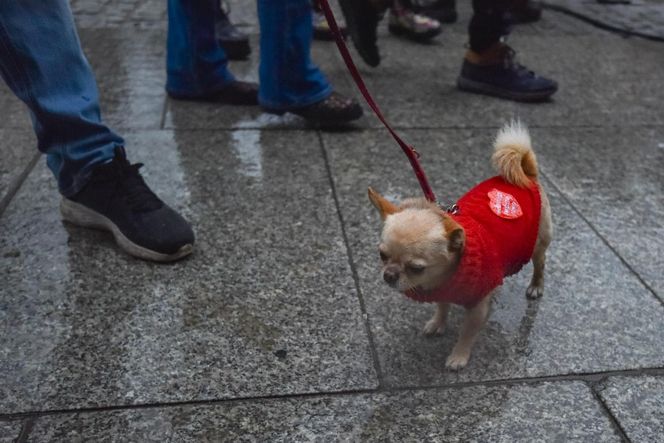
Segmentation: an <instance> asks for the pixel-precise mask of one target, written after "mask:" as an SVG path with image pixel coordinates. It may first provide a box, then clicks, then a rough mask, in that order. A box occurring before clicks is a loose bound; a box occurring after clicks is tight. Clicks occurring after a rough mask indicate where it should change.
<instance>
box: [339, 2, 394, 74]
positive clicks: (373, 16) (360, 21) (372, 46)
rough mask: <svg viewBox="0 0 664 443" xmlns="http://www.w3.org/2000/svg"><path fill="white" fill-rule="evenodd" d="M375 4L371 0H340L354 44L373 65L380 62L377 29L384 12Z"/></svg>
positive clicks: (365, 60) (363, 58)
mask: <svg viewBox="0 0 664 443" xmlns="http://www.w3.org/2000/svg"><path fill="white" fill-rule="evenodd" d="M374 5H375V4H374V3H372V2H371V1H370V0H339V6H341V10H342V11H343V13H344V17H345V19H346V26H347V27H348V34H349V35H350V38H351V40H353V45H354V46H355V49H357V52H358V53H359V54H360V57H362V60H364V62H365V63H366V64H367V65H369V66H371V67H376V66H378V65H379V64H380V54H379V52H378V46H377V44H376V41H377V35H376V29H377V28H378V23H379V22H380V20H381V19H382V17H383V12H384V10H380V9H377V7H376V6H374Z"/></svg>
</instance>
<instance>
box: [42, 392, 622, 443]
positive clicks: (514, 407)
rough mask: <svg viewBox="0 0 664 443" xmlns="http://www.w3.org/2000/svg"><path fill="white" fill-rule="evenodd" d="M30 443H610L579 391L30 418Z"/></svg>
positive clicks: (379, 397) (605, 424)
mask: <svg viewBox="0 0 664 443" xmlns="http://www.w3.org/2000/svg"><path fill="white" fill-rule="evenodd" d="M30 439H31V441H35V442H42V441H44V442H45V441H48V442H79V441H100V442H101V441H103V442H106V441H128V440H129V441H155V442H156V441H159V442H197V441H224V442H226V441H228V442H240V441H242V442H244V441H270V442H304V441H317V442H328V441H329V442H331V441H349V442H360V441H361V442H374V441H375V442H378V441H381V442H384V441H412V442H415V441H427V442H485V441H492V442H514V441H583V442H597V441H602V442H613V441H620V439H619V438H618V436H617V435H616V434H615V432H614V430H613V429H612V427H611V423H610V422H609V419H608V418H607V417H606V416H605V415H604V414H603V413H602V411H601V410H600V407H599V405H598V403H597V402H596V401H595V400H594V399H593V396H592V393H591V392H590V390H589V389H588V387H587V386H585V385H584V384H583V383H579V382H572V383H567V382H563V383H544V384H540V385H532V386H501V387H472V388H463V389H450V390H435V391H415V392H400V393H392V394H374V395H348V396H335V397H317V398H307V399H275V400H259V401H253V402H233V403H229V404H225V405H219V406H207V405H206V406H198V407H179V408H168V409H141V410H133V411H122V412H103V413H92V414H77V415H61V416H56V417H44V418H40V419H39V420H38V421H37V423H36V425H35V428H34V429H33V431H32V433H31V435H30Z"/></svg>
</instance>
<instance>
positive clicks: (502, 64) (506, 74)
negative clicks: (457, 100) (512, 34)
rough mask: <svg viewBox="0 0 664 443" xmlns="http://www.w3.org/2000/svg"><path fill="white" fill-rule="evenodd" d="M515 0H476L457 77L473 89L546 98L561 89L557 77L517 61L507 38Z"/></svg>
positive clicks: (522, 98) (529, 98)
mask: <svg viewBox="0 0 664 443" xmlns="http://www.w3.org/2000/svg"><path fill="white" fill-rule="evenodd" d="M513 2H514V0H473V10H474V14H473V18H472V19H471V21H470V24H469V26H468V33H469V39H470V50H468V51H467V52H466V56H465V58H464V61H463V66H462V68H461V74H460V75H459V77H458V78H457V86H458V87H459V88H460V89H462V90H464V91H469V92H476V93H480V94H486V95H493V96H496V97H501V98H507V99H510V100H517V101H542V100H546V99H548V98H549V97H550V96H551V95H553V94H554V93H555V92H556V91H557V90H558V85H557V83H556V82H555V81H553V80H550V79H548V78H544V77H539V76H537V75H535V73H533V72H532V71H531V70H529V69H528V68H526V67H525V66H523V65H521V64H519V63H517V62H516V59H515V52H514V50H512V48H510V47H509V46H508V45H507V44H505V43H504V42H503V39H504V38H505V37H506V36H507V35H508V34H509V31H510V16H509V10H510V8H511V7H512V6H513Z"/></svg>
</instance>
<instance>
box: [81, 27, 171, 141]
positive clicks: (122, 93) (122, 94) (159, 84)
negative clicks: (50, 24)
mask: <svg viewBox="0 0 664 443" xmlns="http://www.w3.org/2000/svg"><path fill="white" fill-rule="evenodd" d="M80 35H81V42H82V44H83V47H84V50H85V53H86V55H87V57H88V59H89V60H90V64H91V65H92V68H93V70H94V73H95V76H96V78H97V83H98V85H99V91H100V103H101V110H102V118H103V119H104V121H105V122H106V124H108V125H109V126H111V127H112V128H115V127H117V128H125V129H126V128H131V129H159V128H160V125H161V120H162V113H163V109H164V104H165V101H166V93H165V91H164V86H165V85H166V49H165V44H166V33H165V31H163V30H158V29H157V30H154V29H151V30H140V29H132V30H130V31H122V30H114V29H106V28H100V29H81V31H80Z"/></svg>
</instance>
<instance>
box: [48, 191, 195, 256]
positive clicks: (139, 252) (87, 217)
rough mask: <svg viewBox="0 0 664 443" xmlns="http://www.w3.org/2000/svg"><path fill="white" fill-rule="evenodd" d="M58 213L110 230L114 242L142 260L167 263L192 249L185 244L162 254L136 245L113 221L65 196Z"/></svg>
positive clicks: (80, 223)
mask: <svg viewBox="0 0 664 443" xmlns="http://www.w3.org/2000/svg"><path fill="white" fill-rule="evenodd" d="M60 213H61V214H62V219H63V220H64V221H66V222H69V223H71V224H74V225H76V226H81V227H84V228H92V229H99V230H102V231H109V232H111V233H112V234H113V237H114V238H115V242H116V243H117V244H118V246H120V248H121V249H122V250H123V251H125V252H126V253H128V254H129V255H132V256H134V257H138V258H141V259H143V260H150V261H155V262H162V263H167V262H172V261H176V260H179V259H181V258H183V257H186V256H187V255H189V254H191V253H192V251H193V250H194V245H192V244H186V245H184V246H182V247H181V248H180V249H179V250H178V251H177V252H175V253H173V254H164V253H162V252H157V251H153V250H151V249H148V248H145V247H143V246H140V245H137V244H136V243H134V242H132V241H131V240H129V239H128V238H127V237H126V236H125V235H124V234H123V233H122V232H121V231H120V229H119V228H118V227H117V226H116V225H115V223H113V222H112V221H111V220H110V219H108V218H107V217H105V216H103V215H101V214H100V213H98V212H96V211H93V210H92V209H90V208H87V207H85V206H83V205H81V204H79V203H76V202H74V201H71V200H69V199H66V198H63V199H62V201H61V202H60Z"/></svg>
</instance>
